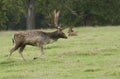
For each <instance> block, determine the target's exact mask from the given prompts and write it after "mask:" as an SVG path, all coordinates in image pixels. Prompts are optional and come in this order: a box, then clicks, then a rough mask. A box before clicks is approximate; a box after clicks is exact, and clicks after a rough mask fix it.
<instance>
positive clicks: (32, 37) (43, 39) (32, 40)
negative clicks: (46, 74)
mask: <svg viewBox="0 0 120 79" xmlns="http://www.w3.org/2000/svg"><path fill="white" fill-rule="evenodd" d="M59 38H65V39H66V38H67V36H66V35H65V34H64V33H63V32H62V30H59V29H58V30H57V31H54V32H42V31H27V32H19V33H15V34H14V37H13V38H12V40H13V41H14V44H15V46H14V47H13V48H12V49H11V50H10V55H9V57H10V56H11V54H12V53H13V52H14V51H15V50H17V49H18V48H19V53H20V55H21V56H22V58H23V59H24V60H25V58H24V57H23V54H22V52H23V50H24V48H25V46H26V45H32V46H38V47H39V48H40V49H41V55H44V51H43V45H45V44H49V43H52V42H55V41H57V40H58V39H59Z"/></svg>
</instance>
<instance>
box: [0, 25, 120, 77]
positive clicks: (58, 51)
mask: <svg viewBox="0 0 120 79" xmlns="http://www.w3.org/2000/svg"><path fill="white" fill-rule="evenodd" d="M74 30H75V31H76V32H77V33H78V36H76V37H69V38H68V39H59V40H58V41H57V42H55V43H53V44H49V45H46V46H45V55H46V57H45V59H37V60H33V57H35V56H37V55H39V54H40V50H39V48H38V47H33V46H27V47H26V48H25V50H24V51H23V54H24V57H25V58H26V60H27V61H26V62H24V61H23V60H22V58H21V56H20V55H19V53H18V51H16V52H14V53H13V54H12V56H11V58H10V60H7V55H8V54H9V50H10V49H11V48H12V47H13V44H12V41H11V35H12V34H13V33H14V32H0V42H1V43H0V79H120V27H119V26H118V27H110V26H109V27H95V28H92V27H86V28H75V29H74ZM48 31H49V30H48ZM65 32H66V33H67V29H66V30H65Z"/></svg>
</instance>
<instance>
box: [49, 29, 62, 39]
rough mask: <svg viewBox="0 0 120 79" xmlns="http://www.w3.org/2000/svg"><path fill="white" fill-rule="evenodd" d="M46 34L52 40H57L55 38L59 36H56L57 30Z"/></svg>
mask: <svg viewBox="0 0 120 79" xmlns="http://www.w3.org/2000/svg"><path fill="white" fill-rule="evenodd" d="M48 36H49V37H50V39H53V40H55V41H57V40H58V39H59V38H60V37H59V36H58V34H57V31H54V32H51V33H48Z"/></svg>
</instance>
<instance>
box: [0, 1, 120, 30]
mask: <svg viewBox="0 0 120 79" xmlns="http://www.w3.org/2000/svg"><path fill="white" fill-rule="evenodd" d="M119 7H120V1H119V0H35V13H36V14H35V16H36V17H35V20H36V24H35V25H36V26H35V27H36V28H46V27H47V26H48V22H49V14H50V13H51V12H52V11H53V10H54V9H56V10H60V11H61V14H60V18H59V21H60V23H61V24H62V25H66V26H96V25H101V26H104V25H119V24H120V9H119ZM26 12H27V11H26V0H0V30H2V29H6V30H10V29H11V30H12V29H16V30H20V29H25V28H26V27H25V26H26Z"/></svg>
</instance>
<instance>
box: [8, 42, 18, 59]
mask: <svg viewBox="0 0 120 79" xmlns="http://www.w3.org/2000/svg"><path fill="white" fill-rule="evenodd" d="M19 47H20V44H16V45H15V46H14V47H13V48H12V49H11V50H10V54H9V56H8V59H9V58H10V56H11V55H12V53H13V52H14V51H16V50H17V49H18V48H19Z"/></svg>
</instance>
